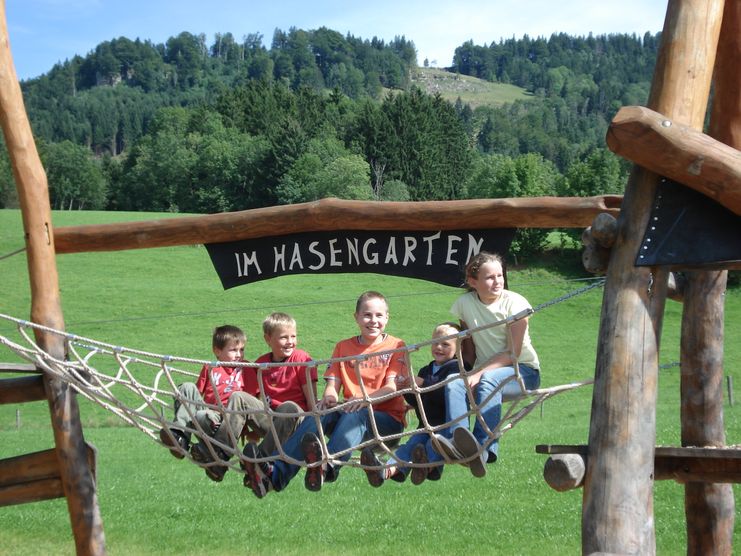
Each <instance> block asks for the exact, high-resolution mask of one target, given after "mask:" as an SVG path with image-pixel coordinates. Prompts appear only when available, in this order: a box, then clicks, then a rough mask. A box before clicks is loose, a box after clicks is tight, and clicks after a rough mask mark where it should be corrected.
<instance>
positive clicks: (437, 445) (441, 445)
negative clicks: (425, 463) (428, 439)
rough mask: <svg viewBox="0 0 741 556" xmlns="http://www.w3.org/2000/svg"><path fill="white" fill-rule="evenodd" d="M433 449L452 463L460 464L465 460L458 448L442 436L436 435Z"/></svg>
mask: <svg viewBox="0 0 741 556" xmlns="http://www.w3.org/2000/svg"><path fill="white" fill-rule="evenodd" d="M432 449H433V450H435V451H436V452H437V453H438V454H440V455H441V456H442V457H443V458H445V459H446V460H447V461H449V462H450V463H460V460H462V459H463V455H462V454H461V453H460V452H459V451H458V448H456V447H455V445H453V443H452V442H451V441H450V440H448V439H447V438H445V437H444V436H443V435H442V434H436V435H435V436H434V439H433V441H432Z"/></svg>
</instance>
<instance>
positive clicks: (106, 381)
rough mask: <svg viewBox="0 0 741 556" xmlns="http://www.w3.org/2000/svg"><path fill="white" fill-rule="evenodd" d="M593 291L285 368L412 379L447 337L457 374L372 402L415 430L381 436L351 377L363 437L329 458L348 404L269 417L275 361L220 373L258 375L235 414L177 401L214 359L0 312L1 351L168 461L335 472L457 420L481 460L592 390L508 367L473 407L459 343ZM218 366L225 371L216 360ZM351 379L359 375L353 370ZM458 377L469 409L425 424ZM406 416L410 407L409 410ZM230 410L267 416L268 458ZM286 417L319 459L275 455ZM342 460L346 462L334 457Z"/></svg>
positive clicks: (272, 413)
mask: <svg viewBox="0 0 741 556" xmlns="http://www.w3.org/2000/svg"><path fill="white" fill-rule="evenodd" d="M600 285H602V283H595V284H592V285H590V286H586V287H584V288H581V289H580V290H577V291H576V292H572V293H569V294H566V295H564V296H562V297H561V298H559V299H557V300H554V301H549V302H547V303H544V304H542V305H540V306H538V307H536V308H535V309H527V310H525V311H521V312H520V313H518V314H516V315H513V316H511V317H509V318H507V319H504V320H501V321H498V322H495V323H491V324H487V325H485V326H481V327H478V328H471V329H468V330H463V331H461V332H458V333H456V334H450V335H448V336H444V337H438V338H436V339H435V340H427V341H423V342H420V343H416V344H408V345H406V346H405V347H404V348H400V349H395V350H387V351H379V352H374V353H370V354H364V355H360V356H353V357H344V358H335V359H324V360H312V361H308V362H295V363H291V365H295V366H301V367H304V369H305V372H306V373H307V378H308V373H309V371H310V369H311V367H316V368H322V367H326V366H327V365H329V364H330V363H332V362H335V361H350V360H352V361H356V362H361V361H363V360H365V359H366V358H368V357H378V356H381V355H386V354H388V355H391V354H393V353H397V352H403V354H404V357H405V358H406V359H407V364H408V368H409V372H410V377H413V376H414V373H413V371H412V368H411V365H410V364H409V354H410V353H412V352H414V351H417V350H419V349H421V348H423V347H426V346H429V345H431V344H432V343H433V341H441V340H451V339H452V340H456V341H457V343H458V367H459V372H458V373H457V374H455V373H454V374H451V375H450V376H448V377H447V378H445V379H444V380H441V381H440V382H438V383H436V384H434V385H432V386H427V387H420V386H418V385H417V384H416V383H415V381H414V380H409V381H408V382H409V384H408V385H405V386H404V387H400V388H398V389H397V391H396V392H394V393H391V394H387V395H384V396H379V397H374V398H373V404H378V403H382V402H384V401H387V400H390V399H391V398H393V397H396V396H402V395H405V394H407V395H409V394H411V395H412V396H414V397H415V398H416V402H417V403H416V406H417V411H418V413H419V427H418V428H417V429H414V428H407V429H405V430H403V431H402V432H400V433H397V434H390V435H382V434H380V433H379V428H378V426H377V423H376V419H375V416H374V413H373V410H372V408H373V404H371V403H370V398H369V393H368V392H367V391H366V389H365V387H363V383H362V380H359V383H360V384H361V389H362V392H363V400H364V402H365V405H366V406H367V407H369V408H370V409H369V416H370V425H371V426H370V429H371V432H372V435H370V438H367V439H365V440H363V441H362V442H361V443H360V444H357V445H355V446H352V447H351V448H349V449H346V450H343V451H341V452H335V453H332V452H330V451H329V449H328V447H327V440H326V439H325V433H326V432H327V431H324V430H323V428H322V424H321V418H322V417H323V416H324V415H327V414H329V413H334V412H344V411H345V410H346V408H347V404H345V403H343V402H341V403H338V404H337V405H336V406H334V407H332V408H330V409H312V410H309V411H303V410H301V408H300V407H298V406H295V408H294V409H292V410H290V411H285V410H281V411H276V410H275V409H273V408H271V406H270V403H269V400H268V398H267V396H265V393H264V384H263V373H266V372H269V370H270V369H271V368H273V367H279V366H282V365H285V364H284V363H260V364H257V363H250V362H241V363H234V362H229V363H228V366H230V367H242V368H243V369H242V370H243V372H248V371H246V369H253V372H255V373H256V375H257V383H258V385H259V388H260V393H261V396H260V397H259V400H260V402H261V403H260V404H259V406H258V407H253V408H249V409H244V408H241V409H239V410H235V409H232V408H230V407H227V406H225V405H224V404H222V403H221V401H220V399H219V396H216V403H205V402H203V401H198V400H192V399H189V398H187V397H185V396H184V395H183V392H182V389H181V388H179V386H180V385H182V384H184V383H194V382H195V381H196V379H197V377H198V375H199V373H200V371H201V369H202V368H203V367H204V365H207V366H210V367H215V366H219V365H221V362H218V361H208V360H201V359H191V358H184V357H176V356H173V355H165V354H159V353H152V352H147V351H141V350H137V349H132V348H127V347H122V346H116V345H112V344H108V343H104V342H100V341H96V340H93V339H91V338H86V337H81V336H77V335H75V334H71V333H68V332H64V331H60V330H55V329H52V328H49V327H45V326H42V325H39V324H35V323H32V322H29V321H26V320H21V319H17V318H14V317H11V316H8V315H4V314H0V320H4V321H8V322H11V323H13V324H14V325H15V330H16V332H17V334H16V336H15V337H14V339H11V338H10V337H8V336H6V335H0V344H2V345H4V346H6V347H7V348H9V349H10V350H12V351H13V352H15V353H16V354H17V355H18V356H20V357H21V358H23V359H25V360H27V361H29V362H31V363H32V364H34V365H35V366H36V367H37V368H38V369H40V370H42V371H44V372H46V373H49V374H50V375H52V376H53V377H55V378H57V379H59V380H61V381H63V382H65V383H66V384H68V385H69V386H70V387H71V388H73V389H74V390H75V391H76V392H77V393H78V394H79V395H81V396H82V397H84V398H85V399H87V400H89V401H91V402H93V403H94V404H97V405H99V406H100V407H102V408H103V409H105V410H106V411H108V412H110V413H112V414H114V415H115V416H117V417H118V418H119V419H120V420H121V421H123V422H124V423H126V424H127V425H130V426H133V427H136V428H137V429H139V430H141V431H142V432H143V433H144V434H146V435H148V436H149V437H150V438H152V439H153V440H154V441H155V442H158V443H160V444H163V445H165V446H166V447H167V448H168V449H169V450H170V451H171V452H173V455H176V457H179V458H187V459H189V460H191V461H193V462H194V463H196V464H197V465H200V466H201V467H205V468H209V467H211V468H216V467H221V468H231V469H233V470H235V471H238V472H243V470H242V468H241V466H240V464H239V462H240V458H241V459H242V460H249V461H252V462H264V461H270V460H275V459H281V460H283V461H285V462H287V463H290V464H293V465H299V466H303V467H314V466H317V465H322V464H326V463H330V464H332V465H334V466H337V465H346V466H354V467H364V468H368V466H363V465H362V464H361V463H360V462H359V460H358V458H350V459H349V460H348V459H347V456H348V452H350V454H352V452H354V451H355V450H361V449H362V448H365V447H372V448H373V449H374V451H375V452H377V453H382V454H386V455H388V456H392V455H393V454H394V450H395V447H396V446H397V445H399V444H400V443H403V442H404V440H405V439H406V438H408V437H410V436H411V435H413V434H415V433H420V432H426V433H427V434H429V435H434V434H435V433H439V432H441V431H443V430H444V429H447V428H448V427H450V425H452V424H455V423H456V422H458V421H465V422H466V424H468V422H469V420H470V419H471V418H473V419H476V420H477V421H478V422H479V423H480V425H481V426H482V427H483V428H484V430H485V431H486V435H487V441H486V442H485V443H484V444H483V445H482V446H481V447H480V450H479V453H478V454H477V456H480V454H481V453H482V452H483V451H484V450H486V449H487V448H488V446H489V445H490V444H491V443H492V442H495V441H496V440H498V439H499V438H500V437H501V436H502V435H503V434H504V433H505V432H506V431H508V430H510V429H512V428H513V427H514V426H515V425H516V424H517V423H518V422H519V421H521V420H522V419H524V418H525V417H526V416H527V415H529V414H530V413H531V412H532V411H533V410H534V409H535V408H536V407H537V406H538V405H540V404H541V403H543V402H544V401H545V400H547V399H549V398H552V397H553V396H556V395H558V394H560V393H562V392H566V391H569V390H573V389H574V388H578V387H580V386H584V385H587V384H591V383H592V382H593V380H591V379H590V380H584V381H580V382H573V383H569V384H564V385H559V386H552V387H548V388H539V389H536V390H527V389H526V388H525V385H524V382H523V380H522V378H521V376H520V373H519V368H518V365H517V363H515V365H514V368H515V374H514V375H512V376H511V377H510V378H509V379H508V380H505V381H503V382H502V383H501V384H500V385H499V387H498V388H496V389H495V390H494V391H492V392H491V393H490V394H489V396H487V397H486V398H485V399H484V400H481V401H480V403H479V404H477V403H476V402H475V397H474V394H473V390H472V387H471V385H470V384H469V383H468V380H466V377H469V376H471V375H472V374H475V373H476V372H478V371H479V370H481V368H483V365H485V363H484V364H483V365H480V366H477V367H474V368H473V369H471V370H469V371H466V370H465V369H464V368H463V364H462V356H461V349H460V345H461V341H462V340H463V339H465V338H469V337H471V336H472V335H474V334H477V333H480V332H481V331H483V330H486V329H488V328H491V327H493V326H507V325H509V324H511V323H513V322H515V321H517V320H520V319H522V318H526V317H529V316H530V315H532V314H533V313H534V312H536V311H538V310H540V309H542V308H545V307H548V306H550V305H553V304H554V303H557V302H559V301H563V300H565V299H568V298H570V297H573V296H574V295H578V294H580V293H583V292H585V291H587V290H589V289H592V288H594V287H597V286H600ZM35 332H43V333H47V334H55V335H58V336H61V337H62V338H63V339H64V343H65V346H66V354H67V355H66V359H64V360H60V359H58V358H54V357H52V356H51V355H49V354H48V353H46V352H45V351H44V350H43V349H41V348H40V347H39V345H38V344H37V342H36V340H35V338H34V333H35ZM515 362H516V359H515ZM224 365H227V364H226V363H224ZM359 367H360V365H357V364H356V365H355V368H356V369H359ZM357 372H360V371H359V370H358V371H357ZM461 377H463V379H464V383H465V384H466V390H467V397H468V400H469V406H470V409H469V411H468V412H467V413H466V414H465V415H463V416H461V417H458V418H457V419H456V420H455V421H450V422H446V423H443V424H441V425H437V426H433V425H432V424H430V422H429V420H428V418H427V415H426V413H425V410H424V404H423V403H422V398H421V396H422V395H423V394H425V393H427V392H430V391H432V390H435V389H438V388H444V387H445V386H446V385H447V384H449V383H450V382H452V381H454V380H458V379H460V378H461ZM512 381H513V382H514V383H515V384H516V385H517V394H516V395H514V396H503V398H504V401H505V402H507V405H506V407H505V405H503V406H502V415H501V419H500V421H499V423H498V424H497V426H496V427H494V428H489V427H488V426H487V425H486V423H485V422H484V420H483V418H482V416H481V414H480V412H479V408H480V407H481V406H483V405H485V404H486V403H487V402H488V401H489V400H491V398H492V397H494V396H496V395H498V394H499V393H501V392H502V390H503V389H504V388H505V387H506V386H507V385H508V384H509V383H510V382H512ZM214 390H215V388H214ZM311 397H312V399H311V400H310V407H312V408H316V402H317V400H316V399H315V398H314V396H313V394H312V396H311ZM174 404H179V405H181V406H182V407H183V408H185V410H186V411H187V414H188V417H189V422H188V425H187V426H185V427H182V426H181V425H176V424H175V422H174V421H173V420H172V415H173V406H174ZM409 409H411V407H410V408H409ZM204 411H210V412H214V413H215V414H217V415H219V416H220V417H221V420H220V425H219V428H218V431H220V434H218V435H217V434H216V432H217V430H215V429H214V428H213V427H210V426H209V421H208V420H204V419H202V418H199V417H200V416H201V412H204ZM238 413H241V417H242V419H241V420H238V422H244V416H245V414H247V415H248V416H249V415H263V416H265V417H267V419H265V421H266V422H267V423H268V425H267V426H266V427H265V428H266V429H267V430H265V431H263V432H264V434H265V436H266V437H268V438H270V439H271V440H272V441H273V442H274V445H275V451H276V452H277V455H276V454H272V455H268V456H263V454H260V456H259V457H255V458H249V457H247V456H245V455H244V454H242V452H241V449H240V447H239V440H240V439H244V438H245V437H246V438H249V439H252V440H255V439H256V438H255V436H254V431H253V432H252V433H251V431H249V430H247V428H248V427H244V428H241V429H239V430H236V428H233V427H232V426H231V425H230V422H231V421H232V419H230V417H231V416H235V415H237V414H238ZM285 419H292V420H293V422H294V423H298V422H299V420H301V419H315V420H316V423H317V428H318V431H319V435H318V437H319V440H320V442H321V446H322V458H321V461H317V462H312V463H311V464H307V463H306V462H305V461H303V460H296V459H295V458H292V457H290V456H289V455H288V454H286V452H285V451H284V448H283V440H285V438H280V437H281V434H280V433H279V430H284V429H283V428H282V427H281V426H280V425H281V424H282V421H281V420H285ZM173 427H175V428H178V429H183V430H184V432H185V434H186V435H190V436H192V437H194V443H195V442H196V441H198V442H200V443H201V444H202V447H204V448H205V450H206V451H207V453H208V456H207V457H206V458H203V457H201V458H195V459H194V457H193V455H192V452H191V451H189V450H187V446H186V447H185V448H184V447H182V446H180V445H178V443H177V440H176V439H175V438H174V437H173V435H172V433H171V432H168V431H170V430H171V429H172V428H173ZM217 436H218V438H217ZM434 443H435V441H434V438H433V445H434ZM440 453H441V455H443V454H444V452H443V451H440ZM343 456H345V457H344V458H343ZM341 458H343V459H341ZM471 459H473V458H472V457H469V458H468V459H467V460H455V461H452V460H451V459H450V458H449V456H446V455H443V460H444V462H445V463H466V461H469V460H471ZM397 464H402V465H404V466H405V467H409V468H414V467H421V466H424V464H417V463H414V462H411V461H408V462H397ZM222 475H223V473H222Z"/></svg>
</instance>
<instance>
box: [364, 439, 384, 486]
mask: <svg viewBox="0 0 741 556" xmlns="http://www.w3.org/2000/svg"><path fill="white" fill-rule="evenodd" d="M360 463H361V465H362V466H363V471H365V475H366V477H368V482H369V483H370V485H371V486H374V487H380V486H381V485H382V484H383V481H384V480H385V479H386V477H385V475H386V473H385V471H386V470H385V469H384V468H381V469H369V468H370V467H374V466H375V467H378V466H380V465H381V462H380V461H379V459H378V458H377V457H376V454H375V453H374V452H373V448H369V447H365V448H363V450H362V451H361V452H360Z"/></svg>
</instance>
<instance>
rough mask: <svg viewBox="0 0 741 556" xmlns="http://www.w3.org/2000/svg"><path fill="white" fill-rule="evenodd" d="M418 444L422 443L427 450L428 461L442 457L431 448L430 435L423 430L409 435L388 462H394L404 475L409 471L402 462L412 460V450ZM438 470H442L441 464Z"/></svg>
mask: <svg viewBox="0 0 741 556" xmlns="http://www.w3.org/2000/svg"><path fill="white" fill-rule="evenodd" d="M418 444H423V445H424V447H425V451H426V452H427V460H428V461H439V460H441V459H442V458H441V457H440V456H439V455H438V454H437V452H436V451H435V450H434V449H433V448H432V441H431V440H430V435H429V434H427V433H426V432H424V431H420V432H415V433H414V434H413V435H412V436H410V437H409V440H407V441H406V442H405V443H404V444H402V445H401V446H399V447H398V448H397V449H396V451H395V452H394V457H393V458H392V459H391V460H389V463H392V464H395V465H396V466H397V469H398V470H399V471H401V472H402V473H404V475H406V474H407V473H409V467H406V466H405V465H404V462H407V461H412V451H413V450H414V448H415V447H416V446H417V445H418ZM433 458H434V459H433ZM440 472H442V466H441V467H440Z"/></svg>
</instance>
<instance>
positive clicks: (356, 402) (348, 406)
mask: <svg viewBox="0 0 741 556" xmlns="http://www.w3.org/2000/svg"><path fill="white" fill-rule="evenodd" d="M366 405H368V404H367V403H366V401H365V400H364V399H363V398H362V397H361V396H353V397H352V398H348V399H346V400H345V405H344V407H343V409H344V410H345V413H355V412H356V411H360V410H361V409H362V408H364V407H365V406H366Z"/></svg>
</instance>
